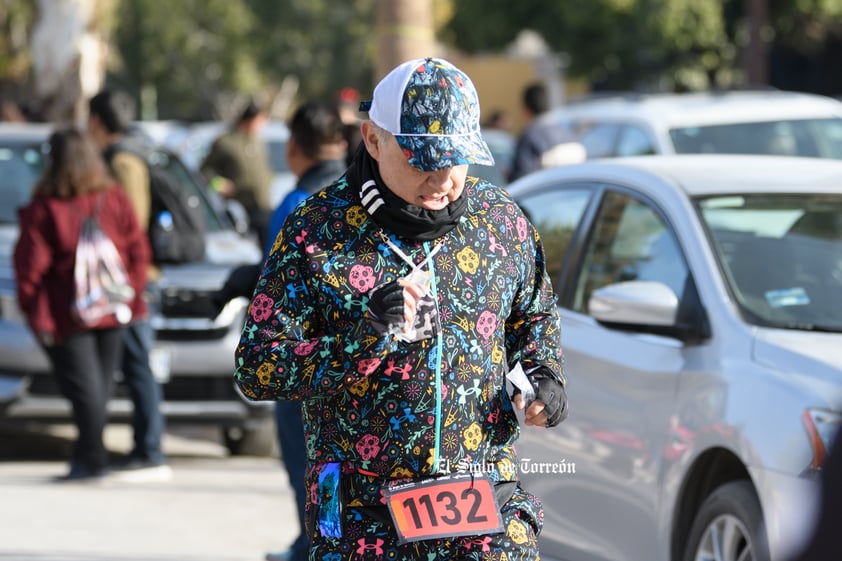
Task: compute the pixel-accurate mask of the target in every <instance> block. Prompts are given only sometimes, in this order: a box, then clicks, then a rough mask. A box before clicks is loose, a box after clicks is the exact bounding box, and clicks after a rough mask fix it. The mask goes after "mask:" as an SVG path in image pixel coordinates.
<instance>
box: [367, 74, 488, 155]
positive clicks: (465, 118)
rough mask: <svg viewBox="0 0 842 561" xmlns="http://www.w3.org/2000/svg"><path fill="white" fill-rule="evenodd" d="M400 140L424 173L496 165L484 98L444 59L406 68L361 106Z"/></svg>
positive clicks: (380, 86) (384, 79)
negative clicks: (483, 121) (485, 127)
mask: <svg viewBox="0 0 842 561" xmlns="http://www.w3.org/2000/svg"><path fill="white" fill-rule="evenodd" d="M360 111H368V112H369V118H370V119H371V120H372V121H374V123H375V124H377V125H378V126H379V127H381V128H383V129H385V130H387V131H389V132H390V133H392V134H393V135H394V136H395V139H396V140H397V141H398V144H399V145H400V147H401V148H402V149H403V152H404V154H405V155H406V158H407V160H408V161H409V163H410V164H412V165H413V166H414V167H416V168H418V169H420V170H423V171H436V170H440V169H444V168H449V167H453V166H458V165H463V164H480V165H486V166H491V165H494V157H493V156H492V155H491V151H490V150H489V149H488V145H486V143H485V141H484V140H483V138H482V134H480V116H479V98H478V97H477V91H476V89H475V88H474V84H473V83H472V82H471V79H470V78H468V76H467V75H466V74H465V73H464V72H462V71H461V70H459V69H458V68H456V67H455V66H453V64H451V63H450V62H448V61H446V60H443V59H440V58H420V59H415V60H410V61H407V62H404V63H403V64H401V65H399V66H398V67H396V68H395V69H394V70H392V71H391V72H389V74H387V75H386V77H385V78H383V79H382V80H381V81H380V83H379V84H377V87H375V88H374V99H373V100H372V101H370V102H363V103H362V104H360Z"/></svg>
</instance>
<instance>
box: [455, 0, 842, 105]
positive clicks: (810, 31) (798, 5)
mask: <svg viewBox="0 0 842 561" xmlns="http://www.w3.org/2000/svg"><path fill="white" fill-rule="evenodd" d="M766 4H767V6H768V22H769V25H768V26H767V27H766V28H764V29H763V30H762V31H761V36H762V37H763V38H764V39H765V40H766V41H769V42H772V41H774V43H775V44H778V45H782V46H784V47H786V48H790V49H794V50H795V51H796V52H800V53H802V54H810V53H811V52H816V51H818V50H821V49H823V48H824V46H825V44H826V42H827V41H828V39H830V38H834V37H835V38H836V40H840V39H842V0H766ZM746 6H747V2H746V1H745V0H724V1H720V0H519V1H518V2H511V1H509V0H454V16H453V18H452V20H451V21H450V22H449V24H448V25H447V28H446V34H447V35H446V36H447V37H448V38H449V39H450V40H452V41H453V42H454V43H455V44H456V45H458V46H459V47H461V48H463V49H465V50H467V51H469V52H477V51H481V50H496V49H500V48H502V47H504V46H506V45H507V44H509V43H510V42H511V41H512V40H514V38H515V36H516V34H517V33H518V31H519V30H521V29H532V30H535V31H537V32H538V33H540V34H541V35H542V36H543V37H544V39H545V40H546V41H547V43H548V45H549V46H550V48H551V49H552V50H553V51H554V52H564V53H567V54H568V55H569V57H570V67H569V68H568V73H569V75H571V76H574V77H580V78H586V79H588V80H589V81H590V82H591V83H592V84H594V85H597V86H600V87H602V88H605V89H618V90H619V89H631V88H639V89H670V88H676V89H681V88H689V89H701V88H709V87H727V86H733V85H736V84H739V82H740V80H741V68H740V67H739V63H740V61H739V59H738V53H739V50H740V49H741V48H742V47H744V46H745V44H746V10H747V7H746Z"/></svg>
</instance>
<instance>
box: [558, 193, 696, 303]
mask: <svg viewBox="0 0 842 561" xmlns="http://www.w3.org/2000/svg"><path fill="white" fill-rule="evenodd" d="M687 272H688V269H687V265H686V262H685V260H684V257H683V255H682V253H681V250H680V249H679V246H678V245H677V243H676V241H675V238H674V235H673V233H672V232H671V231H670V229H669V228H668V227H667V225H666V224H665V223H664V221H663V220H662V219H661V217H660V216H659V215H658V213H657V212H656V211H655V210H654V209H653V208H652V207H651V206H649V205H648V204H647V203H644V202H642V201H639V200H637V199H635V198H633V197H631V196H629V195H627V194H625V193H619V192H616V191H609V192H608V193H607V194H606V195H605V198H604V200H603V201H602V204H601V205H600V208H599V212H598V215H597V218H596V221H595V222H594V227H593V232H592V235H591V236H590V237H589V241H588V245H587V248H586V250H585V257H584V261H583V263H582V267H581V273H580V275H579V278H578V279H577V281H576V294H575V298H574V302H573V309H574V310H576V311H578V312H581V313H588V309H587V307H588V300H589V299H590V297H591V294H592V293H593V291H594V290H596V289H597V288H601V287H603V286H606V285H608V284H613V283H618V282H625V281H634V280H640V281H643V280H646V281H659V282H662V283H664V284H666V285H667V286H669V287H670V288H671V289H672V290H673V291H674V292H675V294H676V295H677V296H678V297H679V298H681V296H682V293H683V291H684V285H685V281H686V279H687Z"/></svg>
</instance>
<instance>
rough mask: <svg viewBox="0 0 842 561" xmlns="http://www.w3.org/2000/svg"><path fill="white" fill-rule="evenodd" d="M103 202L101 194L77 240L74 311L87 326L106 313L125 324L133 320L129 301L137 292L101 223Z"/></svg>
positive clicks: (75, 316) (74, 268) (75, 315)
mask: <svg viewBox="0 0 842 561" xmlns="http://www.w3.org/2000/svg"><path fill="white" fill-rule="evenodd" d="M101 205H102V195H100V198H99V200H98V201H97V206H96V210H94V213H93V214H92V215H91V216H88V217H86V218H84V219H83V220H82V229H81V231H80V232H79V239H78V240H77V242H76V262H75V263H74V265H73V282H74V298H73V306H72V312H73V317H74V319H76V321H77V322H78V323H79V324H80V325H82V326H84V327H96V326H97V325H98V324H99V322H100V320H102V319H103V318H105V317H107V316H114V317H115V318H116V319H117V321H118V322H120V323H123V324H125V323H128V322H129V321H131V319H132V312H131V308H129V303H131V301H132V300H133V299H134V296H135V291H134V288H132V286H131V284H129V275H128V273H127V272H126V267H125V265H124V264H123V259H122V258H121V257H120V254H119V253H118V252H117V248H116V246H115V245H114V242H113V241H111V238H109V237H108V234H106V233H105V232H104V231H103V230H102V227H101V226H100V224H99V219H98V218H97V214H98V213H99V208H100V206H101Z"/></svg>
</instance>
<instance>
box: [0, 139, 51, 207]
mask: <svg viewBox="0 0 842 561" xmlns="http://www.w3.org/2000/svg"><path fill="white" fill-rule="evenodd" d="M43 169H44V155H43V154H42V153H41V152H40V150H38V149H37V148H35V147H19V148H18V147H15V148H0V177H2V178H3V181H2V182H0V185H2V187H0V224H17V221H18V209H19V208H20V207H22V206H24V205H26V204H27V203H28V202H29V200H30V199H31V198H32V188H33V187H34V186H35V182H36V181H37V180H38V178H39V177H40V176H41V173H42V171H43Z"/></svg>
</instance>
